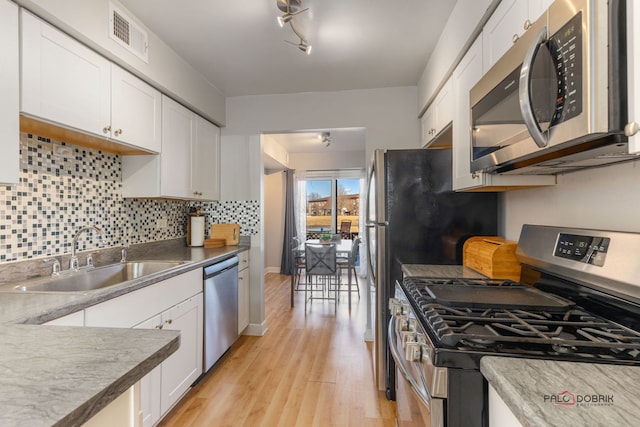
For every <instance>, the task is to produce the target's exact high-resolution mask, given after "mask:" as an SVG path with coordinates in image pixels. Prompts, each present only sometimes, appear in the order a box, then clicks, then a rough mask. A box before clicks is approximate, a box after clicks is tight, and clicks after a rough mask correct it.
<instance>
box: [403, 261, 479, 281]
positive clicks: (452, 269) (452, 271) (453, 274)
mask: <svg viewBox="0 0 640 427" xmlns="http://www.w3.org/2000/svg"><path fill="white" fill-rule="evenodd" d="M402 273H403V274H404V275H405V277H430V278H439V279H441V278H453V279H457V278H470V279H480V278H486V277H487V276H485V275H483V274H481V273H478V272H477V271H475V270H472V269H470V268H469V267H463V266H461V265H429V264H402Z"/></svg>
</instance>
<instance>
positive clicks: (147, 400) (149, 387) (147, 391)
mask: <svg viewBox="0 0 640 427" xmlns="http://www.w3.org/2000/svg"><path fill="white" fill-rule="evenodd" d="M162 327H163V325H162V317H161V316H160V315H159V314H158V315H157V316H154V317H152V318H151V319H148V320H146V321H144V322H142V323H140V324H138V325H136V326H135V328H137V329H161V328H162ZM161 381H162V364H160V365H158V366H156V367H155V368H154V369H153V370H152V371H151V372H149V373H148V374H147V375H145V376H144V377H142V379H141V380H140V412H141V413H142V426H143V427H152V426H154V425H155V424H156V423H157V422H158V421H159V420H160V416H161V415H162V413H161V408H160V382H161Z"/></svg>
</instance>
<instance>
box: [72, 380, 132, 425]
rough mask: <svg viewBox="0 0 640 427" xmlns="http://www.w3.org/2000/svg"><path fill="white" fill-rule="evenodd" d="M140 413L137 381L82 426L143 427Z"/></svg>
mask: <svg viewBox="0 0 640 427" xmlns="http://www.w3.org/2000/svg"><path fill="white" fill-rule="evenodd" d="M139 414H140V383H136V384H134V385H132V386H131V387H130V388H129V389H128V390H127V391H125V392H124V393H122V394H121V395H120V396H118V397H117V398H116V399H115V400H114V401H113V402H111V403H110V404H109V405H107V406H105V407H104V408H103V409H102V410H101V411H100V412H98V413H97V414H95V415H94V416H93V417H91V418H90V419H89V421H87V422H86V423H84V424H83V425H82V427H112V426H118V427H141V426H142V424H141V420H140V416H139Z"/></svg>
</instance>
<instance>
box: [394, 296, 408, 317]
mask: <svg viewBox="0 0 640 427" xmlns="http://www.w3.org/2000/svg"><path fill="white" fill-rule="evenodd" d="M389 311H390V312H391V315H392V316H405V315H407V314H409V306H408V305H407V304H406V303H404V302H402V301H400V300H399V299H397V298H389Z"/></svg>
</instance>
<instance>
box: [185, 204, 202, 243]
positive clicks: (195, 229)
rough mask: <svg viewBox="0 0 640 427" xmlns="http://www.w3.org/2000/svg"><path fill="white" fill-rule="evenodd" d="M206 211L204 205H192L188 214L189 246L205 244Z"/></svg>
mask: <svg viewBox="0 0 640 427" xmlns="http://www.w3.org/2000/svg"><path fill="white" fill-rule="evenodd" d="M204 219H205V218H204V213H202V207H200V206H196V207H190V208H189V212H188V215H187V246H193V247H197V246H204V232H205V227H204V222H205V221H204Z"/></svg>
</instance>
